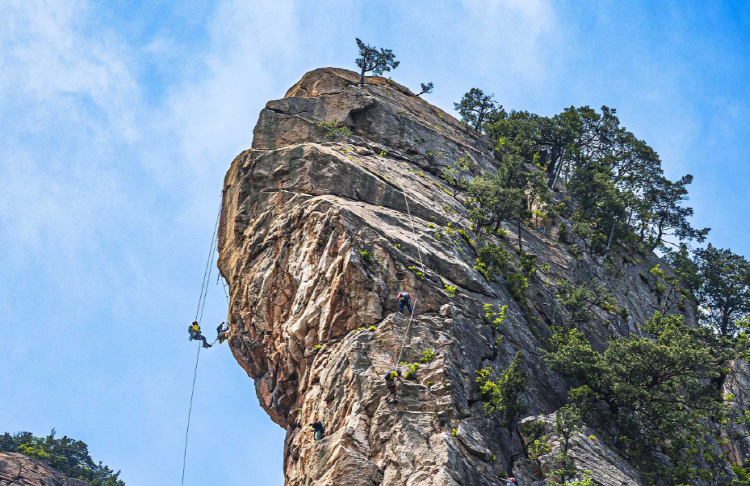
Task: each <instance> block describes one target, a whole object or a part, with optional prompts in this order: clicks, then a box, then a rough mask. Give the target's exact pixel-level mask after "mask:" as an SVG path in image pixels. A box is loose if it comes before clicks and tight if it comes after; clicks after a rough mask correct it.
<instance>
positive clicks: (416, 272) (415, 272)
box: [409, 265, 427, 280]
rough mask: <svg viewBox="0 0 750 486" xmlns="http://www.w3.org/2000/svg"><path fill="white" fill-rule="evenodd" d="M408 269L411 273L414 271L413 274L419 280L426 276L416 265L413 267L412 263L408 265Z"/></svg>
mask: <svg viewBox="0 0 750 486" xmlns="http://www.w3.org/2000/svg"><path fill="white" fill-rule="evenodd" d="M409 270H411V271H412V273H414V275H416V277H417V278H418V279H419V280H424V279H425V278H427V276H426V275H425V274H424V272H420V271H419V269H418V268H417V267H415V266H414V265H412V266H410V267H409Z"/></svg>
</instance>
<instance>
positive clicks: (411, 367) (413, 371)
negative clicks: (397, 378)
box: [399, 361, 420, 380]
mask: <svg viewBox="0 0 750 486" xmlns="http://www.w3.org/2000/svg"><path fill="white" fill-rule="evenodd" d="M399 364H400V365H401V366H404V367H406V373H405V374H404V379H405V380H416V379H417V371H418V370H419V366H420V365H419V363H406V362H403V361H402V362H401V363H399Z"/></svg>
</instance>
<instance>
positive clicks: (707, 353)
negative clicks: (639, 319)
mask: <svg viewBox="0 0 750 486" xmlns="http://www.w3.org/2000/svg"><path fill="white" fill-rule="evenodd" d="M642 331H643V333H644V336H643V337H635V336H631V337H629V338H620V339H615V340H613V341H611V343H610V346H609V347H608V348H607V349H606V350H605V351H604V352H601V353H600V352H597V351H595V350H594V349H593V348H592V346H591V344H590V343H589V341H588V340H587V339H586V337H585V336H584V335H583V334H582V333H581V332H579V331H578V330H576V329H573V330H571V331H566V330H563V329H559V330H557V331H556V332H555V334H554V335H553V337H552V338H551V341H550V350H549V351H548V352H546V354H545V357H544V359H545V360H546V361H547V362H549V364H550V365H551V366H552V368H553V369H555V370H556V371H559V372H560V373H562V374H564V375H568V376H572V377H574V378H576V379H577V380H578V381H579V382H580V383H581V384H585V385H587V386H588V387H589V388H590V389H591V390H592V391H593V392H594V394H595V396H597V397H599V399H601V400H604V401H605V402H606V403H607V404H608V405H609V407H610V410H611V412H612V413H613V414H614V415H615V416H617V417H618V419H620V422H621V423H625V422H630V423H631V424H634V426H633V427H631V428H630V433H631V435H632V436H633V437H632V438H633V439H634V440H635V439H638V440H641V441H642V442H644V443H646V444H648V445H652V446H653V445H656V444H659V443H661V442H663V441H670V440H676V439H680V438H686V437H695V436H700V435H701V434H702V433H704V432H705V428H704V426H703V421H704V420H705V419H707V418H708V417H710V416H713V415H715V414H718V413H720V412H721V411H722V405H721V403H720V400H718V399H717V398H718V394H717V390H716V387H715V385H714V384H712V383H711V379H715V378H717V377H719V376H721V375H722V374H723V373H724V369H725V367H726V366H727V364H728V362H729V361H730V360H731V359H732V358H733V356H734V351H733V350H732V347H731V343H729V342H728V341H727V340H726V339H723V338H720V337H719V336H717V335H716V334H714V333H712V332H711V331H709V330H708V329H706V328H702V327H700V328H691V327H688V326H686V325H685V324H684V322H683V318H682V317H681V316H675V315H668V316H663V315H661V314H660V313H658V312H657V313H655V314H654V316H653V317H652V318H650V319H649V320H648V321H646V323H645V325H644V326H643V327H642Z"/></svg>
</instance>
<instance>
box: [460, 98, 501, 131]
mask: <svg viewBox="0 0 750 486" xmlns="http://www.w3.org/2000/svg"><path fill="white" fill-rule="evenodd" d="M493 97H494V95H491V94H490V95H486V94H484V91H482V90H481V89H478V88H471V89H470V90H469V92H468V93H466V94H465V95H464V97H463V98H461V101H459V102H458V103H453V106H454V107H455V109H456V111H457V112H458V113H459V114H460V115H461V121H462V122H464V123H466V125H471V126H473V127H474V130H480V129H481V128H482V125H483V123H484V122H485V121H486V120H487V118H488V117H489V116H490V115H491V114H492V113H495V112H497V111H499V110H502V108H503V107H502V106H500V105H498V103H497V102H496V101H495V100H493V99H492V98H493Z"/></svg>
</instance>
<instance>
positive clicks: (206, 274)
mask: <svg viewBox="0 0 750 486" xmlns="http://www.w3.org/2000/svg"><path fill="white" fill-rule="evenodd" d="M222 203H223V198H222ZM220 217H221V204H219V214H217V215H216V223H214V233H213V235H212V236H211V246H210V248H209V250H208V258H206V268H205V269H204V270H203V282H202V283H201V293H200V296H199V297H198V307H197V309H196V310H195V319H194V320H195V321H196V322H198V324H200V322H201V320H203V310H204V309H205V308H206V295H208V284H209V281H210V280H211V270H212V267H213V262H214V253H215V252H216V245H217V243H218V237H219V218H220ZM214 342H215V341H214ZM201 347H202V346H198V354H197V355H196V356H195V369H194V370H193V386H192V388H191V389H190V406H189V407H188V418H187V427H185V450H184V451H183V453H182V480H181V481H180V485H184V484H185V464H186V463H187V447H188V434H189V432H190V416H191V415H192V414H193V395H195V379H196V378H197V376H198V361H199V360H200V357H201Z"/></svg>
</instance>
